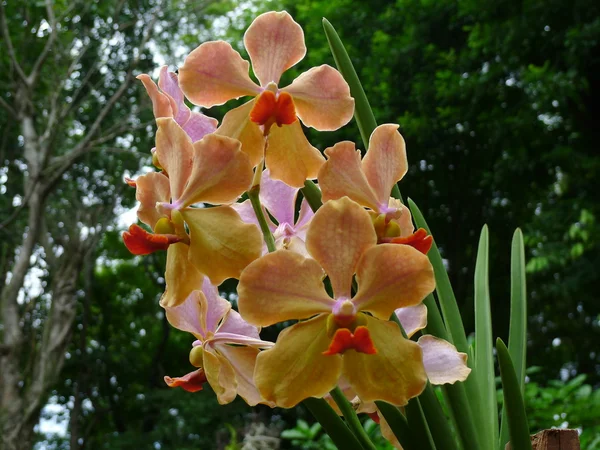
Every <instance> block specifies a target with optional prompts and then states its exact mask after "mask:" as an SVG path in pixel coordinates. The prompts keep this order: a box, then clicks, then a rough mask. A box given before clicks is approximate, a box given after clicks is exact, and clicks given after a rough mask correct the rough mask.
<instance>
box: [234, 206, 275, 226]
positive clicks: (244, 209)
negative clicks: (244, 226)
mask: <svg viewBox="0 0 600 450" xmlns="http://www.w3.org/2000/svg"><path fill="white" fill-rule="evenodd" d="M231 207H232V208H233V209H235V211H236V212H237V213H238V214H239V215H240V217H241V219H242V220H243V221H244V222H245V223H251V224H253V225H256V226H257V227H259V228H260V223H259V222H258V219H257V218H256V213H255V212H254V208H253V207H252V202H251V201H250V200H244V201H243V202H242V203H234V204H232V205H231ZM263 213H264V214H265V218H266V219H267V225H269V229H270V230H271V232H274V231H275V229H277V225H275V224H274V223H273V221H272V220H271V219H270V218H269V215H268V214H266V212H265V210H264V207H263Z"/></svg>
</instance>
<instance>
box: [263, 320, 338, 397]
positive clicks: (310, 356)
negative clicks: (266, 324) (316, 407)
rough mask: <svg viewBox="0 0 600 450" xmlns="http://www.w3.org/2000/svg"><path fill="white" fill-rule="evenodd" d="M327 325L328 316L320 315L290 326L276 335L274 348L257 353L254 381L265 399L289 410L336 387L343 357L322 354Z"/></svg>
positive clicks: (325, 348) (325, 341) (325, 342)
mask: <svg viewBox="0 0 600 450" xmlns="http://www.w3.org/2000/svg"><path fill="white" fill-rule="evenodd" d="M326 322H327V315H326V314H321V315H319V316H317V317H315V318H313V319H310V320H307V321H305V322H299V323H297V324H295V325H292V326H291V327H289V328H286V329H285V330H283V331H282V332H281V333H280V334H279V337H278V338H277V343H276V344H275V347H273V348H270V349H269V350H264V351H262V352H260V354H259V355H258V357H257V358H256V370H255V371H254V381H255V382H256V387H257V388H258V390H259V392H260V393H261V395H262V396H263V397H264V398H265V399H266V400H268V401H272V402H274V403H275V404H276V405H277V406H280V407H282V408H291V407H293V406H295V405H297V404H298V403H300V402H301V401H302V400H304V399H306V398H308V397H323V396H324V395H325V394H327V393H328V392H329V391H330V390H331V389H333V388H334V387H335V385H336V384H337V381H338V378H339V376H340V371H341V367H342V357H341V356H340V355H331V356H325V355H323V352H324V351H325V350H327V347H328V346H329V341H330V338H329V337H328V336H327V329H326V328H327V327H326ZM344 357H345V356H344Z"/></svg>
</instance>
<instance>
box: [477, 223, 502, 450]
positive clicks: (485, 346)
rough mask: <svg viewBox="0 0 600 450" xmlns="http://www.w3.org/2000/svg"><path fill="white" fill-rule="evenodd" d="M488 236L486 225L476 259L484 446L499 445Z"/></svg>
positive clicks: (479, 409)
mask: <svg viewBox="0 0 600 450" xmlns="http://www.w3.org/2000/svg"><path fill="white" fill-rule="evenodd" d="M488 255H489V239H488V228H487V225H484V226H483V229H482V230H481V237H480V238H479V248H478V250H477V262H476V263H475V362H474V363H475V364H474V365H475V367H474V370H473V373H472V374H471V376H474V377H475V381H476V383H477V387H478V389H479V396H478V397H477V399H476V401H475V402H474V403H473V404H474V405H475V410H474V412H475V415H476V417H477V418H478V419H479V420H480V423H479V426H480V431H481V433H480V436H481V444H482V445H483V448H489V449H493V448H495V447H496V446H497V445H498V403H497V398H496V383H495V374H494V354H493V341H492V313H491V309H490V292H489V280H488V273H489V269H488V260H489V257H488Z"/></svg>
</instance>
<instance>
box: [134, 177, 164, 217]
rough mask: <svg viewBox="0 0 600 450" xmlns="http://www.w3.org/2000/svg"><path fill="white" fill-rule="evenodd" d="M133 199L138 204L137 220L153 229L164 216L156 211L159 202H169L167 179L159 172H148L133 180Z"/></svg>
mask: <svg viewBox="0 0 600 450" xmlns="http://www.w3.org/2000/svg"><path fill="white" fill-rule="evenodd" d="M135 185H136V190H135V199H136V200H137V201H138V202H140V207H139V208H138V211H137V216H138V218H139V219H140V220H141V221H142V222H144V223H145V224H146V225H148V226H149V227H150V228H152V229H154V225H156V222H157V221H158V219H160V218H161V217H166V216H165V215H164V214H161V213H159V212H158V211H157V210H156V204H157V203H159V202H167V203H168V202H169V200H170V199H171V195H170V193H171V190H170V188H169V179H168V178H167V177H166V176H164V175H163V174H162V173H160V172H150V173H147V174H146V175H142V176H141V177H138V178H137V179H136V180H135Z"/></svg>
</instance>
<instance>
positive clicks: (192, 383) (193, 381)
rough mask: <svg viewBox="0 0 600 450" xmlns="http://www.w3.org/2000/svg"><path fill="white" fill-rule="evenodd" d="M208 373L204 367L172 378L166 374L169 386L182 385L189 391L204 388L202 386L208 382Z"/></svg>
mask: <svg viewBox="0 0 600 450" xmlns="http://www.w3.org/2000/svg"><path fill="white" fill-rule="evenodd" d="M206 381H207V380H206V375H205V373H204V370H203V369H198V370H194V371H193V372H190V373H188V374H186V375H184V376H182V377H175V378H171V377H170V376H165V383H166V384H167V386H169V387H171V388H174V387H180V388H182V389H184V390H186V391H188V392H198V391H201V390H202V386H203V385H204V383H206Z"/></svg>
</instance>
